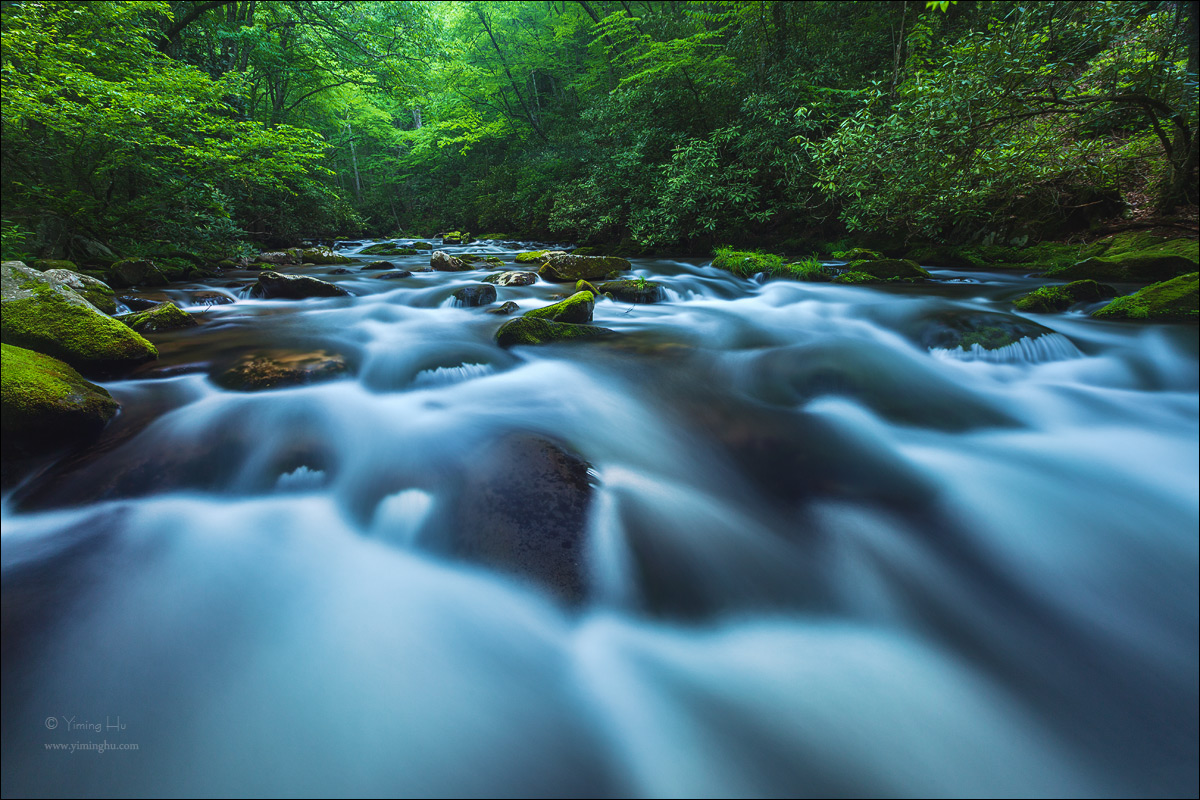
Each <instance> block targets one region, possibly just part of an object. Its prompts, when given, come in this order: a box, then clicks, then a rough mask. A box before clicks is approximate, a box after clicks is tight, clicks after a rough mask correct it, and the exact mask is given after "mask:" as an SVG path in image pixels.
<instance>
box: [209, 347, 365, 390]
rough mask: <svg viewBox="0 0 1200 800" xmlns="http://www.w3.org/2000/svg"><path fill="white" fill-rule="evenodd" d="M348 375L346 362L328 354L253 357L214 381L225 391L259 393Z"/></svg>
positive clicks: (269, 353) (274, 352)
mask: <svg viewBox="0 0 1200 800" xmlns="http://www.w3.org/2000/svg"><path fill="white" fill-rule="evenodd" d="M348 372H349V366H348V365H347V364H346V358H345V357H344V356H342V355H339V354H337V353H329V352H326V351H325V350H312V351H282V350H271V351H266V352H262V353H252V354H250V355H247V356H245V357H243V358H242V359H241V361H239V362H238V363H237V364H235V365H233V366H232V367H230V368H229V369H227V370H225V371H224V372H222V373H220V374H219V375H216V376H215V377H214V378H213V381H214V382H215V383H216V384H217V385H219V386H223V387H224V388H226V389H233V390H235V391H240V392H259V391H263V390H266V389H280V388H284V387H288V386H302V385H305V384H310V383H320V382H323V381H329V380H334V379H336V378H340V377H342V376H343V375H345V374H347V373H348Z"/></svg>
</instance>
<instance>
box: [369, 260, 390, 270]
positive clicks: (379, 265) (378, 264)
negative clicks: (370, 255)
mask: <svg viewBox="0 0 1200 800" xmlns="http://www.w3.org/2000/svg"><path fill="white" fill-rule="evenodd" d="M395 266H396V265H395V264H393V263H392V262H390V261H372V262H371V263H370V264H364V265H363V269H366V270H372V269H392V268H394V267H395Z"/></svg>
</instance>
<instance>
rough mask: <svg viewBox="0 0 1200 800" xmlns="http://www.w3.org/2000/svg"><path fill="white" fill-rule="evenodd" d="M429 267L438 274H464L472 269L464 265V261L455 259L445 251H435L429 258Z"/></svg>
mask: <svg viewBox="0 0 1200 800" xmlns="http://www.w3.org/2000/svg"><path fill="white" fill-rule="evenodd" d="M429 266H431V267H433V269H434V270H436V271H438V272H463V271H465V270H469V269H470V268H471V267H470V266H468V265H467V264H464V263H463V261H462V259H459V258H455V257H454V256H452V255H450V254H449V253H447V252H446V251H445V250H434V251H433V255H431V256H430V257H429Z"/></svg>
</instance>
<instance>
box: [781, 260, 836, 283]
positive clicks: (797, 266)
mask: <svg viewBox="0 0 1200 800" xmlns="http://www.w3.org/2000/svg"><path fill="white" fill-rule="evenodd" d="M772 277H778V278H790V279H792V280H794V281H804V282H806V283H828V282H829V281H831V280H833V277H834V272H833V270H832V269H831V268H830V267H828V266H826V265H824V264H822V263H821V262H820V261H817V260H816V259H815V258H813V259H808V260H805V261H796V262H793V263H791V264H784V265H783V268H782V269H781V270H779V271H778V272H776V273H774V274H773V275H772Z"/></svg>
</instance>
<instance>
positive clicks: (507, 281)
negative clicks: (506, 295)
mask: <svg viewBox="0 0 1200 800" xmlns="http://www.w3.org/2000/svg"><path fill="white" fill-rule="evenodd" d="M537 279H538V277H537V273H534V272H511V271H510V272H494V273H492V274H491V275H488V276H487V277H486V278H484V279H483V282H484V283H494V284H496V285H497V286H532V285H533V284H535V283H537Z"/></svg>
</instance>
